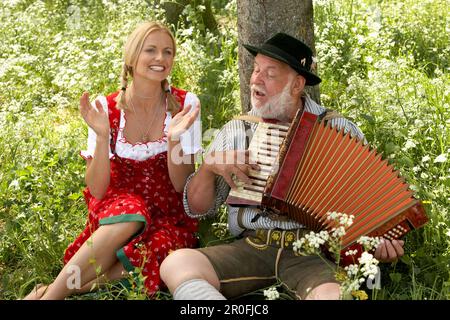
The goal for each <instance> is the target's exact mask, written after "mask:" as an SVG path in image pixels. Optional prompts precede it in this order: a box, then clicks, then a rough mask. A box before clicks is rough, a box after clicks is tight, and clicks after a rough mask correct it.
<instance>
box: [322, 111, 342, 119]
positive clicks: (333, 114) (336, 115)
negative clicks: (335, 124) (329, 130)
mask: <svg viewBox="0 0 450 320" xmlns="http://www.w3.org/2000/svg"><path fill="white" fill-rule="evenodd" d="M336 118H344V116H343V115H342V114H340V113H339V112H337V111H335V110H331V109H326V110H325V111H324V112H322V113H321V114H320V115H319V120H320V121H322V120H324V121H328V120H331V119H336Z"/></svg>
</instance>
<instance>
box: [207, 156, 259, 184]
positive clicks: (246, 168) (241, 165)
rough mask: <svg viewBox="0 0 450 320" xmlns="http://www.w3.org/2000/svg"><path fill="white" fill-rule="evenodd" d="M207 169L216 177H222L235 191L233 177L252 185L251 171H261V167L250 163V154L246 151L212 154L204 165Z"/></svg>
mask: <svg viewBox="0 0 450 320" xmlns="http://www.w3.org/2000/svg"><path fill="white" fill-rule="evenodd" d="M203 165H204V166H205V168H206V169H207V170H209V171H210V172H213V173H214V174H215V175H220V176H222V177H223V178H224V180H225V182H226V183H228V185H229V186H230V187H231V188H232V189H234V188H236V184H235V182H234V181H233V176H234V177H236V178H237V179H238V180H240V181H242V182H244V183H250V182H251V181H250V178H249V177H248V176H249V172H250V169H253V170H259V166H258V165H257V164H255V163H252V162H251V161H250V153H249V151H248V150H246V151H235V150H234V151H224V152H211V153H210V154H208V155H207V156H206V158H205V161H204V163H203Z"/></svg>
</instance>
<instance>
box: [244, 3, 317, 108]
mask: <svg viewBox="0 0 450 320" xmlns="http://www.w3.org/2000/svg"><path fill="white" fill-rule="evenodd" d="M237 12H238V17H237V21H238V46H239V48H238V50H239V51H238V57H239V61H238V63H239V80H240V88H241V104H242V111H243V112H247V111H248V110H249V109H250V88H249V81H250V76H251V73H252V70H253V56H252V55H251V54H250V53H249V52H248V51H247V50H246V49H245V48H244V47H243V46H242V44H251V45H256V46H258V45H261V44H262V43H263V42H264V41H266V40H267V39H269V38H270V37H271V36H273V35H274V34H275V33H277V32H284V33H287V34H290V35H292V36H294V37H297V38H299V39H301V40H303V41H304V42H305V43H306V44H307V45H309V46H310V47H311V49H312V50H313V52H314V55H315V46H314V16H313V5H312V0H276V1H274V0H237ZM306 91H307V92H308V93H309V95H310V96H311V98H312V99H313V100H315V101H317V102H320V101H319V97H320V96H319V87H318V86H314V87H309V86H308V87H306Z"/></svg>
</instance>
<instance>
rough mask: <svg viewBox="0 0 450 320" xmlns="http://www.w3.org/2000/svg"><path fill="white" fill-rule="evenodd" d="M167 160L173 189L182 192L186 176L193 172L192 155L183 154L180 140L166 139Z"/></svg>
mask: <svg viewBox="0 0 450 320" xmlns="http://www.w3.org/2000/svg"><path fill="white" fill-rule="evenodd" d="M168 140H169V141H168V150H167V154H168V159H167V160H168V161H167V166H168V169H169V177H170V181H171V182H172V184H173V186H174V188H175V190H176V191H177V192H183V189H184V184H185V183H186V179H187V177H188V176H189V175H190V174H191V173H192V172H194V170H195V166H194V156H193V155H183V150H182V148H181V144H180V141H179V140H178V141H173V140H172V141H171V140H170V139H168Z"/></svg>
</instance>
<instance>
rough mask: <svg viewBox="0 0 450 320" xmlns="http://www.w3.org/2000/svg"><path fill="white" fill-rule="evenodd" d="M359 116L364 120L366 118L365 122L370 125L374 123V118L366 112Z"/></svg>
mask: <svg viewBox="0 0 450 320" xmlns="http://www.w3.org/2000/svg"><path fill="white" fill-rule="evenodd" d="M361 117H362V118H363V119H365V120H367V122H369V124H370V125H372V126H374V125H375V122H376V121H375V118H374V117H372V116H370V115H368V114H361Z"/></svg>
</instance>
